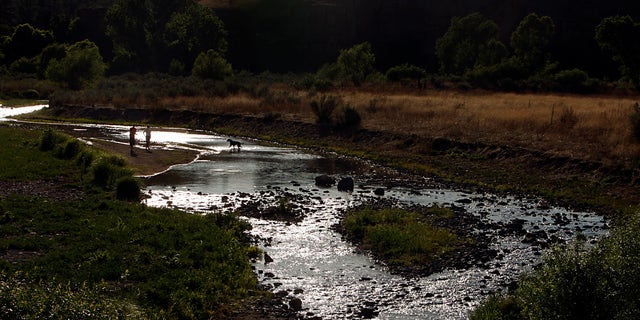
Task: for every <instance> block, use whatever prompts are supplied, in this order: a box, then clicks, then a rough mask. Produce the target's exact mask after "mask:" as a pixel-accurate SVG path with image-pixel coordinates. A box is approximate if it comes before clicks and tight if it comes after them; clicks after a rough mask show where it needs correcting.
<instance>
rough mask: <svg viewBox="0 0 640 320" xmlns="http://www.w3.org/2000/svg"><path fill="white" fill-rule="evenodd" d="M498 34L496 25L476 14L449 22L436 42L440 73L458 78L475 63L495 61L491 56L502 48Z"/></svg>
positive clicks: (455, 18)
mask: <svg viewBox="0 0 640 320" xmlns="http://www.w3.org/2000/svg"><path fill="white" fill-rule="evenodd" d="M498 31H499V30H498V25H497V24H496V23H495V22H494V21H492V20H488V19H486V18H485V17H484V16H483V15H482V14H480V13H472V14H470V15H468V16H465V17H454V18H453V19H451V25H450V26H449V29H447V31H446V32H445V34H444V35H443V36H442V37H441V38H439V39H438V40H437V41H436V55H437V56H438V60H439V61H440V72H442V73H445V74H456V75H462V74H464V73H465V72H467V71H469V70H471V69H473V68H474V67H475V66H476V65H477V64H482V63H488V62H492V61H493V60H497V59H496V58H492V57H493V56H494V55H495V54H502V53H499V52H500V51H501V50H500V49H499V48H501V47H502V48H504V45H500V41H499V40H498ZM492 52H493V53H492ZM479 58H481V59H479Z"/></svg>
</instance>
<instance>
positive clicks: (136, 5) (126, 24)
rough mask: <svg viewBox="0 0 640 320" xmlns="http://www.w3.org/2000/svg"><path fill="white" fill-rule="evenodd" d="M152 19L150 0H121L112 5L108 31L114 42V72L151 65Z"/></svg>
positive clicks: (143, 69) (147, 67) (108, 17)
mask: <svg viewBox="0 0 640 320" xmlns="http://www.w3.org/2000/svg"><path fill="white" fill-rule="evenodd" d="M152 19H153V11H152V8H151V1H149V0H120V1H118V2H116V3H115V4H114V5H113V6H111V7H110V8H109V10H108V11H107V16H106V20H107V30H106V33H107V35H108V36H109V37H110V38H111V40H112V41H113V51H114V52H113V61H112V70H113V71H116V72H120V71H134V72H135V71H137V72H141V71H147V70H148V69H149V68H150V65H149V62H150V60H149V59H148V58H149V55H150V54H151V36H152V29H153V20H152Z"/></svg>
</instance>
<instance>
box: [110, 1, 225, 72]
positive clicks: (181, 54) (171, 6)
mask: <svg viewBox="0 0 640 320" xmlns="http://www.w3.org/2000/svg"><path fill="white" fill-rule="evenodd" d="M106 21H107V30H106V33H107V35H108V36H109V37H110V38H111V40H112V41H113V47H114V58H113V61H112V69H113V71H115V72H123V71H137V72H148V71H160V72H166V71H168V69H169V65H170V64H171V63H172V61H179V62H181V63H182V64H184V65H185V66H186V67H187V68H189V69H190V68H191V66H192V65H193V62H194V61H195V58H196V57H197V56H198V55H199V54H200V53H201V52H204V51H207V50H209V49H213V50H215V51H216V52H218V53H219V54H220V55H221V56H224V54H225V53H226V51H227V42H226V41H227V40H226V35H227V33H226V31H225V29H224V24H223V23H222V21H221V20H220V19H219V18H218V17H217V16H216V15H215V13H214V12H213V11H212V10H211V9H210V8H206V7H202V6H201V5H199V4H198V3H197V2H196V1H195V0H181V1H169V0H119V1H117V2H116V3H115V4H114V5H113V6H111V7H110V8H109V10H108V12H107V14H106ZM174 63H175V62H174Z"/></svg>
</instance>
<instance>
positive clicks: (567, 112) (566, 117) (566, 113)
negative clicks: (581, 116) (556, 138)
mask: <svg viewBox="0 0 640 320" xmlns="http://www.w3.org/2000/svg"><path fill="white" fill-rule="evenodd" d="M558 121H560V124H561V125H562V127H563V128H565V129H572V128H573V127H575V126H576V124H578V115H577V114H576V112H575V110H573V108H571V107H564V108H562V110H561V111H560V117H559V118H558Z"/></svg>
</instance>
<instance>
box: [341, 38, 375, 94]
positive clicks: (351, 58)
mask: <svg viewBox="0 0 640 320" xmlns="http://www.w3.org/2000/svg"><path fill="white" fill-rule="evenodd" d="M375 61H376V57H375V55H374V54H373V51H372V48H371V44H370V43H368V42H363V43H361V44H357V45H355V46H353V47H351V48H349V49H343V50H340V55H339V56H338V61H337V65H338V67H339V68H340V71H341V73H342V75H343V76H344V78H345V79H348V80H350V81H351V82H353V84H354V85H356V86H359V85H361V84H362V83H363V82H364V81H365V79H366V78H367V77H368V76H369V75H370V74H372V73H373V72H374V71H375V69H374V68H373V64H374V63H375Z"/></svg>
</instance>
